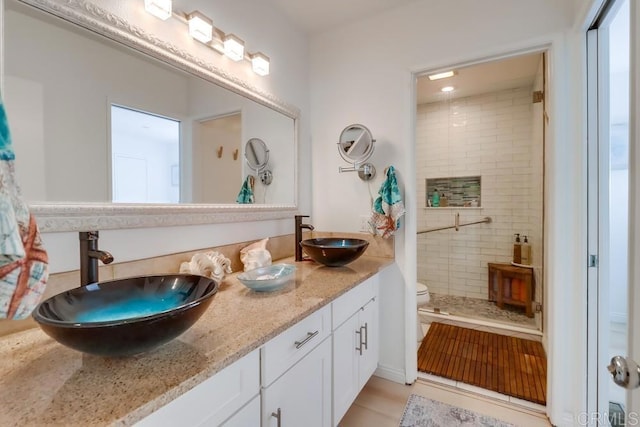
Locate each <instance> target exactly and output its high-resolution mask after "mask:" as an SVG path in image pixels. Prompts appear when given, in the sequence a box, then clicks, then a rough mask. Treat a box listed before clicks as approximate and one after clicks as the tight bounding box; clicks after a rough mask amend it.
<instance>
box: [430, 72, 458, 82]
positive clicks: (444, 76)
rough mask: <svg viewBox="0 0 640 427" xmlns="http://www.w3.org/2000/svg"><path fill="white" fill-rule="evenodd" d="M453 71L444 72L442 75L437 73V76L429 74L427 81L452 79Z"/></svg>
mask: <svg viewBox="0 0 640 427" xmlns="http://www.w3.org/2000/svg"><path fill="white" fill-rule="evenodd" d="M455 74H456V73H455V71H453V70H451V71H445V72H442V73H437V74H431V75H430V76H428V77H429V80H439V79H446V78H447V77H453V76H454V75H455Z"/></svg>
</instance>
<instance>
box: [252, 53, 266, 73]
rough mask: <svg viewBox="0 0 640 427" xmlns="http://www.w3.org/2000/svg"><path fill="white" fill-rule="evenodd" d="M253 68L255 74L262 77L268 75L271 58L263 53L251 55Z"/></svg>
mask: <svg viewBox="0 0 640 427" xmlns="http://www.w3.org/2000/svg"><path fill="white" fill-rule="evenodd" d="M251 67H252V68H253V72H254V73H256V74H258V75H260V76H266V75H268V74H269V57H268V56H267V55H265V54H264V53H262V52H256V53H254V54H253V55H251Z"/></svg>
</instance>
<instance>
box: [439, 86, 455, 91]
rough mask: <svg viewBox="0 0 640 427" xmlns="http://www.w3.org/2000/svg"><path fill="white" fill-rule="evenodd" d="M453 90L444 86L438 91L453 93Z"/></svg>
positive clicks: (451, 87)
mask: <svg viewBox="0 0 640 427" xmlns="http://www.w3.org/2000/svg"><path fill="white" fill-rule="evenodd" d="M454 89H455V88H454V87H453V86H445V87H443V88H442V89H440V90H441V91H442V92H453V90H454Z"/></svg>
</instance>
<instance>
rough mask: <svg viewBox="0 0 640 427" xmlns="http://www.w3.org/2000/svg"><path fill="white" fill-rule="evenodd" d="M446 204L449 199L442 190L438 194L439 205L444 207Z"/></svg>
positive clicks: (447, 204)
mask: <svg viewBox="0 0 640 427" xmlns="http://www.w3.org/2000/svg"><path fill="white" fill-rule="evenodd" d="M447 206H449V199H447V196H446V195H445V194H444V192H443V193H441V194H440V207H441V208H446V207H447Z"/></svg>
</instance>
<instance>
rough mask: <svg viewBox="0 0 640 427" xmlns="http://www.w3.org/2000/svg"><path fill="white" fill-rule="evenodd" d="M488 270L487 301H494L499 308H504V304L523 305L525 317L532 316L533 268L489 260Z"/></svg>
mask: <svg viewBox="0 0 640 427" xmlns="http://www.w3.org/2000/svg"><path fill="white" fill-rule="evenodd" d="M488 271H489V301H495V302H496V305H497V306H498V307H499V308H504V304H509V305H515V306H519V307H524V308H525V310H526V314H527V317H533V307H532V306H531V301H532V300H533V294H534V291H535V279H534V277H533V268H526V267H517V266H515V265H511V264H505V263H491V262H490V263H489V264H488Z"/></svg>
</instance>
